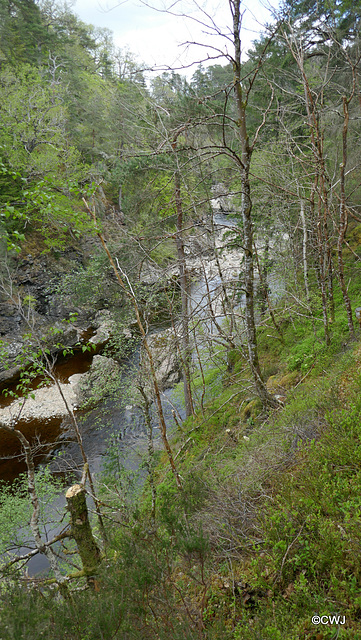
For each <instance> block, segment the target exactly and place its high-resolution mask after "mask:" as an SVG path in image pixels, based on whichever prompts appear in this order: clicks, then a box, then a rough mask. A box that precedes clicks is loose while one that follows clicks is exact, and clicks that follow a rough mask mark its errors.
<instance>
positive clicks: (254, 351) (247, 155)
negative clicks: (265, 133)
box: [230, 0, 278, 407]
mask: <svg viewBox="0 0 361 640" xmlns="http://www.w3.org/2000/svg"><path fill="white" fill-rule="evenodd" d="M240 6H241V2H240V0H230V7H231V11H232V16H233V42H234V63H233V67H234V92H235V102H236V110H237V124H238V134H239V140H240V143H241V149H242V152H241V157H240V159H239V163H238V164H239V165H240V174H241V188H242V204H241V214H242V222H243V236H244V283H245V287H244V288H245V295H246V303H245V325H246V335H247V345H248V359H249V364H250V367H251V371H252V374H253V379H254V383H255V386H256V391H257V395H258V396H259V398H260V400H261V402H262V404H263V406H265V407H267V406H277V404H278V403H277V401H276V400H275V398H274V397H273V396H272V395H271V394H270V393H269V392H268V390H267V387H266V385H265V383H264V381H263V378H262V374H261V368H260V364H259V359H258V348H257V334H256V323H255V314H254V267H253V222H252V215H251V214H252V200H251V188H250V180H249V172H250V163H251V157H252V148H251V146H250V143H249V137H248V132H247V125H246V106H247V101H246V100H245V98H244V96H243V91H242V85H241V38H240V30H241V21H242V16H241V10H240Z"/></svg>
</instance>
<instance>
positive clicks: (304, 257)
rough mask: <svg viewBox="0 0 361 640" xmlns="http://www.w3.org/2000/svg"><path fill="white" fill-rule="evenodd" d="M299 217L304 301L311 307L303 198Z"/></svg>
mask: <svg viewBox="0 0 361 640" xmlns="http://www.w3.org/2000/svg"><path fill="white" fill-rule="evenodd" d="M300 217H301V223H302V231H303V238H302V263H303V281H304V283H305V291H306V300H307V304H308V306H310V305H311V297H310V288H309V284H308V259H307V242H308V233H307V224H306V217H305V201H304V199H303V198H301V199H300Z"/></svg>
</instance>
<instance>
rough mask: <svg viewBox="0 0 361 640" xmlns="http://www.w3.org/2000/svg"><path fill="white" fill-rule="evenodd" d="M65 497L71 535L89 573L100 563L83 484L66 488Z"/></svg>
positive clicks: (84, 568)
mask: <svg viewBox="0 0 361 640" xmlns="http://www.w3.org/2000/svg"><path fill="white" fill-rule="evenodd" d="M65 497H66V501H67V504H68V510H69V513H70V526H71V536H72V537H73V538H74V540H75V542H76V545H77V547H78V552H79V555H80V559H81V561H82V565H83V570H84V573H85V574H86V575H89V574H91V573H93V572H94V570H96V568H97V567H98V565H99V564H100V550H99V547H98V545H97V544H96V542H95V540H94V537H93V533H92V530H91V526H90V523H89V517H88V508H87V504H86V498H85V488H84V486H83V485H82V484H74V485H73V486H72V487H70V488H69V489H68V491H67V492H66V494H65Z"/></svg>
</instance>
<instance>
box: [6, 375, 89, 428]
mask: <svg viewBox="0 0 361 640" xmlns="http://www.w3.org/2000/svg"><path fill="white" fill-rule="evenodd" d="M60 387H61V390H62V393H63V394H64V397H65V399H66V401H67V403H68V405H69V406H70V407H71V408H72V409H75V408H76V407H77V402H78V401H77V395H76V388H75V384H65V383H60ZM23 402H24V400H23V399H19V400H15V401H14V402H13V403H12V404H11V405H10V406H9V407H4V408H3V409H0V421H2V422H4V423H5V424H6V425H11V423H12V421H13V420H16V419H17V417H18V415H19V413H20V409H21V406H22V404H23ZM66 415H67V409H66V407H65V403H64V401H63V399H62V397H61V395H60V393H59V389H58V388H57V386H56V385H55V384H54V385H51V386H49V387H42V388H41V389H36V391H34V398H30V397H29V398H27V400H26V402H25V404H24V407H23V409H22V411H21V414H20V417H21V419H22V420H33V419H37V420H47V419H48V418H52V417H62V416H66Z"/></svg>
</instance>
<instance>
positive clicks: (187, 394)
mask: <svg viewBox="0 0 361 640" xmlns="http://www.w3.org/2000/svg"><path fill="white" fill-rule="evenodd" d="M174 192H175V205H176V211H177V233H176V246H177V254H178V269H179V281H180V288H181V305H182V311H181V325H182V374H183V385H184V401H185V409H186V417H187V418H188V417H189V416H191V415H193V414H194V407H193V398H192V388H191V374H190V366H191V362H192V349H191V345H190V339H189V309H188V287H189V282H188V276H187V263H186V255H185V252H184V239H183V207H182V198H181V184H180V175H179V171H178V168H177V169H176V171H175V174H174Z"/></svg>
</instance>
